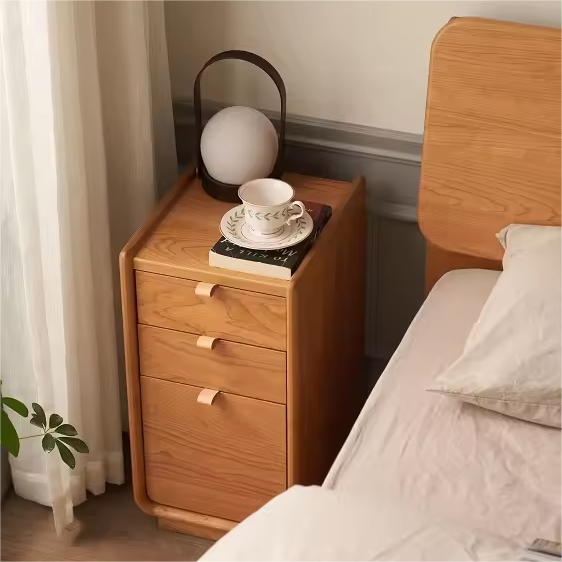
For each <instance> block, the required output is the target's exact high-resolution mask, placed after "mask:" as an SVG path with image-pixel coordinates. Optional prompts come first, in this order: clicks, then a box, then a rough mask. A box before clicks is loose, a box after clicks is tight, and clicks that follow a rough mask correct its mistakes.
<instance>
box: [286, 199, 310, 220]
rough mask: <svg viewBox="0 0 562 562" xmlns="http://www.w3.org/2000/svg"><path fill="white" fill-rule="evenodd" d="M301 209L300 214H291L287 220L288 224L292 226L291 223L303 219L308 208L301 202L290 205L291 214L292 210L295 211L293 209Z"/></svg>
mask: <svg viewBox="0 0 562 562" xmlns="http://www.w3.org/2000/svg"><path fill="white" fill-rule="evenodd" d="M295 206H297V207H299V208H300V213H299V212H298V211H297V212H296V213H294V214H290V215H289V218H288V219H287V224H291V221H294V220H297V219H299V218H300V217H302V216H303V215H304V213H305V211H306V208H305V206H304V204H303V203H301V202H300V201H293V202H292V203H291V204H290V205H289V213H290V212H291V210H292V209H293V207H295Z"/></svg>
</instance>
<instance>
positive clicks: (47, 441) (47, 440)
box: [41, 433, 55, 453]
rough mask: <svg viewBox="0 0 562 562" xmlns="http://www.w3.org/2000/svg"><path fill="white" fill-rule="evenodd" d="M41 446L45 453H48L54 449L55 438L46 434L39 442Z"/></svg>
mask: <svg viewBox="0 0 562 562" xmlns="http://www.w3.org/2000/svg"><path fill="white" fill-rule="evenodd" d="M41 445H42V447H43V451H45V453H50V452H51V451H52V450H53V449H54V448H55V438H54V437H53V436H52V435H51V434H50V433H46V434H45V436H44V437H43V439H42V441H41Z"/></svg>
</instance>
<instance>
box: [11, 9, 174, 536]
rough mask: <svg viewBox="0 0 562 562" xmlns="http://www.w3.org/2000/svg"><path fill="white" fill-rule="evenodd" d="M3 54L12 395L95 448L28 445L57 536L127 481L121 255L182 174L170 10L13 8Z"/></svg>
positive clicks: (31, 479) (21, 460)
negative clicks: (91, 497)
mask: <svg viewBox="0 0 562 562" xmlns="http://www.w3.org/2000/svg"><path fill="white" fill-rule="evenodd" d="M0 47H1V89H0V94H1V137H0V143H1V144H0V152H1V168H0V170H1V206H0V208H1V233H0V234H1V252H2V253H1V297H2V301H1V321H2V333H1V378H2V380H3V392H4V394H5V395H9V396H14V397H17V398H19V399H21V400H22V401H24V402H25V403H27V404H28V405H30V404H31V402H33V401H37V402H39V403H40V404H42V405H43V406H44V407H45V410H46V411H47V415H49V414H50V413H52V412H57V413H59V414H60V415H62V416H63V417H64V419H65V421H68V422H70V423H72V424H73V425H75V426H76V428H77V429H78V432H79V435H80V436H81V437H82V438H83V439H84V440H85V441H86V442H87V444H88V446H89V449H90V453H89V454H88V455H80V454H76V458H77V465H76V468H75V470H73V471H70V470H69V469H68V468H67V467H66V465H64V464H63V463H62V462H60V460H59V458H58V455H57V453H56V451H54V452H53V453H51V454H50V455H45V454H44V453H43V451H42V449H41V443H40V439H27V440H24V441H22V442H21V445H22V446H21V451H20V454H19V457H18V458H17V459H14V458H11V459H10V463H11V468H12V480H13V483H14V487H15V490H16V492H17V493H18V494H19V495H21V496H23V497H25V498H28V499H31V500H34V501H37V502H40V503H43V504H45V505H52V506H53V509H54V511H55V523H56V526H57V530H58V531H59V532H60V531H61V530H62V529H64V527H65V526H66V525H68V524H69V523H70V522H71V521H72V506H73V505H76V504H78V503H80V502H82V501H84V500H85V499H86V490H88V491H91V492H93V493H94V494H100V493H102V492H103V491H104V489H105V483H106V482H110V483H116V484H119V483H122V482H123V452H122V448H121V429H122V427H121V414H120V398H119V376H118V371H119V364H120V363H121V360H120V348H121V343H120V341H119V339H118V338H119V334H120V325H119V314H118V311H119V300H118V293H117V287H118V285H117V281H118V277H117V275H118V272H117V257H118V252H119V249H120V248H121V247H122V246H123V245H124V243H125V242H126V240H127V239H128V237H130V235H131V234H132V233H133V232H134V231H135V230H136V229H137V228H138V227H139V226H140V225H141V223H142V221H143V219H144V218H145V216H146V214H147V212H148V211H149V210H150V209H151V207H152V206H153V204H154V202H155V198H156V193H157V190H158V186H159V185H160V186H166V185H168V184H170V183H171V182H172V181H173V178H174V177H175V175H176V169H177V163H176V158H175V141H174V134H173V118H172V110H171V95H170V84H169V73H168V59H167V52H166V42H165V29H164V15H163V4H162V2H89V1H77V2H48V1H34V2H25V1H7V2H6V1H4V2H0ZM116 315H117V322H116ZM116 335H117V337H116ZM12 419H13V421H14V423H15V424H16V427H17V428H18V431H19V433H20V435H22V434H23V435H27V434H32V433H33V432H34V431H33V429H34V428H33V427H32V426H31V425H30V424H29V422H28V421H27V420H21V418H18V417H17V416H14V417H13V418H12Z"/></svg>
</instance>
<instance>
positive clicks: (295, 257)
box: [209, 201, 332, 279]
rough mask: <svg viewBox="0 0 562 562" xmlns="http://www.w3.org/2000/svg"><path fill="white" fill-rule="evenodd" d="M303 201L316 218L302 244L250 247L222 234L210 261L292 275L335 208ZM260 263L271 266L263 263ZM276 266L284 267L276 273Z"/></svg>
mask: <svg viewBox="0 0 562 562" xmlns="http://www.w3.org/2000/svg"><path fill="white" fill-rule="evenodd" d="M303 203H304V205H305V207H306V210H307V212H308V214H309V215H310V216H311V218H312V220H313V223H314V227H313V229H312V232H311V234H310V236H308V237H307V238H306V239H305V240H303V241H302V242H299V244H296V245H295V246H291V247H290V248H284V249H282V250H250V249H247V248H241V247H240V246H237V245H236V244H233V243H232V242H229V241H228V240H227V239H226V238H224V237H221V238H220V239H219V241H218V242H217V243H216V244H215V245H214V246H213V247H212V249H211V251H210V252H209V265H211V266H218V267H224V268H226V269H233V270H235V271H247V272H249V273H256V274H257V275H266V276H268V277H278V278H280V279H290V278H291V276H292V275H293V274H294V273H295V271H296V270H297V268H298V266H299V265H300V264H301V262H302V260H303V259H304V257H305V256H306V254H307V252H308V250H309V249H310V247H311V246H312V245H313V244H314V242H315V240H316V237H317V236H318V234H319V233H320V231H321V230H322V229H323V228H324V226H325V224H326V223H327V222H328V220H329V219H330V216H331V215H332V208H331V207H330V206H328V205H324V204H321V203H314V202H310V201H303ZM213 254H214V255H213ZM222 256H224V257H225V258H232V259H234V260H236V262H237V263H232V261H231V260H230V259H227V260H225V259H221V257H222ZM241 261H246V262H253V264H254V265H253V266H252V265H249V266H248V267H245V266H244V264H242V263H240V262H241ZM259 264H262V265H264V266H270V267H260V265H259ZM271 266H273V268H272V267H271ZM275 267H277V268H281V270H277V271H276V274H273V273H274V271H275V269H274V268H275Z"/></svg>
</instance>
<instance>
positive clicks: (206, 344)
mask: <svg viewBox="0 0 562 562" xmlns="http://www.w3.org/2000/svg"><path fill="white" fill-rule="evenodd" d="M218 341H219V340H218V338H212V337H211V336H199V337H198V338H197V343H196V344H195V345H197V347H201V348H203V349H215V346H216V345H217V342H218Z"/></svg>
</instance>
